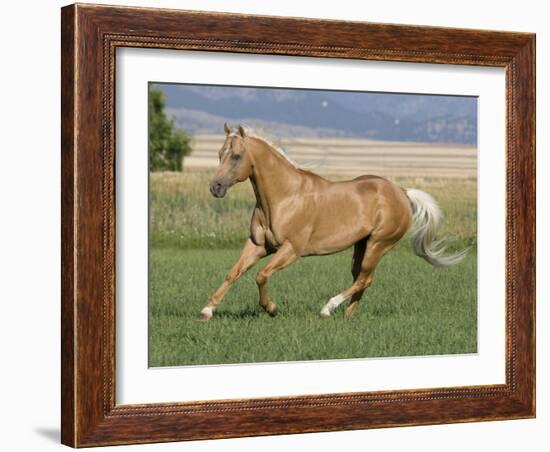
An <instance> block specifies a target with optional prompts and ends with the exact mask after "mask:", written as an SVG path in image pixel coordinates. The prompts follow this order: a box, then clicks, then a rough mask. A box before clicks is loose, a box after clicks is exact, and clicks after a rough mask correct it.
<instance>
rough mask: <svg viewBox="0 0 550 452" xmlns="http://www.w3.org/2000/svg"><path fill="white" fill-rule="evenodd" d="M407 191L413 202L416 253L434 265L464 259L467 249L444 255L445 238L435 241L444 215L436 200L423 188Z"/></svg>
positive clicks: (439, 265)
mask: <svg viewBox="0 0 550 452" xmlns="http://www.w3.org/2000/svg"><path fill="white" fill-rule="evenodd" d="M406 193H407V197H408V198H409V200H410V202H411V207H412V213H413V216H412V225H411V233H412V235H413V237H412V246H413V249H414V252H415V253H416V255H417V256H420V257H421V258H423V259H425V260H426V261H428V262H429V263H430V264H432V265H433V266H434V267H450V266H451V265H455V264H458V263H459V262H460V261H462V259H464V257H465V256H466V253H467V251H468V250H467V249H465V250H462V251H459V252H458V253H456V254H452V255H448V256H443V254H444V253H445V245H444V244H443V240H435V241H434V239H435V234H436V232H437V229H438V227H439V223H440V221H441V218H442V217H443V214H442V213H441V209H440V208H439V205H438V204H437V202H436V200H435V199H433V198H432V197H431V196H430V195H429V194H428V193H426V192H424V191H422V190H416V189H408V190H407V191H406Z"/></svg>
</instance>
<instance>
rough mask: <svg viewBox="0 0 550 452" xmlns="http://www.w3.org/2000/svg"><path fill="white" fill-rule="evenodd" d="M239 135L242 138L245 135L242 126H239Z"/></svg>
mask: <svg viewBox="0 0 550 452" xmlns="http://www.w3.org/2000/svg"><path fill="white" fill-rule="evenodd" d="M239 135H240V136H241V137H243V138H245V137H246V135H247V132H246V128H245V127H244V126H243V125H242V124H239Z"/></svg>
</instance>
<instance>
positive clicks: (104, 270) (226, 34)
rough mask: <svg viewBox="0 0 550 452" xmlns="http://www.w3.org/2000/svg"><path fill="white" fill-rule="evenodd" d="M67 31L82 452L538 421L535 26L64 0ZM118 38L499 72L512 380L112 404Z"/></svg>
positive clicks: (66, 354) (70, 334)
mask: <svg viewBox="0 0 550 452" xmlns="http://www.w3.org/2000/svg"><path fill="white" fill-rule="evenodd" d="M61 37H62V68H61V69H62V150H61V155H62V168H61V171H62V197H61V198H62V311H61V320H62V331H61V332H62V344H61V357H62V359H61V385H62V402H61V406H62V422H61V438H62V442H63V443H64V444H67V445H70V446H74V447H83V446H96V445H108V444H128V443H147V442H159V441H178V440H190V439H203V438H226V437H235V436H252V435H271V434H283V433H299V432H317V431H332V430H348V429H363V428H374V427H389V426H401V425H421V424H441V423H449V422H467V421H483V420H496V419H519V418H529V417H534V416H535V35H533V34H528V33H509V32H494V31H481V30H462V29H448V28H436V27H418V26H406V25H386V24H373V23H358V22H339V21H328V20H312V19H298V18H280V17H265V16H247V15H236V14H219V13H203V12H188V11H174V10H160V9H145V8H125V7H108V6H93V5H78V4H77V5H71V6H67V7H64V8H63V9H62V24H61ZM117 47H149V48H169V49H185V50H202V51H205V50H207V51H220V52H241V53H262V54H278V55H301V56H314V57H321V56H322V57H330V58H354V59H369V60H388V61H401V62H422V63H441V64H466V65H478V66H499V67H504V68H506V105H507V121H506V135H507V142H506V193H507V202H506V344H507V346H506V383H505V384H503V385H492V386H474V387H453V388H438V389H421V390H402V391H387V392H363V393H353V394H350V393H346V394H330V395H328V394H327V395H318V396H302V397H278V398H264V399H245V400H228V401H227V400H226V401H214V402H202V403H191V402H174V403H165V404H148V405H126V406H120V405H116V404H115V385H114V378H115V359H114V356H115V353H114V352H115V350H114V347H115V343H114V337H115V336H114V334H115V322H114V319H115V249H114V244H115V228H114V226H115V203H114V200H115V173H114V159H115V143H114V140H115V138H114V129H115V123H114V119H115V116H114V111H115V109H114V108H115V106H114V99H115V96H114V87H115V83H114V82H115V75H114V74H115V71H114V68H115V64H116V59H115V49H116V48H117ZM503 152H504V150H503Z"/></svg>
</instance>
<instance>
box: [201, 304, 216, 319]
mask: <svg viewBox="0 0 550 452" xmlns="http://www.w3.org/2000/svg"><path fill="white" fill-rule="evenodd" d="M213 315H214V313H213V311H212V308H209V307H206V308H203V310H202V311H201V315H200V317H199V320H201V321H203V322H207V321H208V320H210V319H211V318H212V316H213Z"/></svg>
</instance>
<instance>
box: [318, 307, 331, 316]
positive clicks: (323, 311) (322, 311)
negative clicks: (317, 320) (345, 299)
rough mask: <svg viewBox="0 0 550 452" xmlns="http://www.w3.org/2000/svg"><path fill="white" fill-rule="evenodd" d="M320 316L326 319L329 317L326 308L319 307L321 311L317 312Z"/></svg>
mask: <svg viewBox="0 0 550 452" xmlns="http://www.w3.org/2000/svg"><path fill="white" fill-rule="evenodd" d="M319 315H320V316H321V318H323V319H328V318H329V317H330V311H329V310H328V309H327V308H323V309H321V312H320V313H319Z"/></svg>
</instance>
